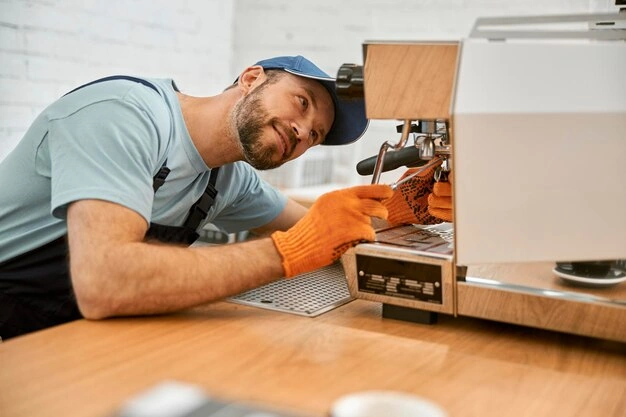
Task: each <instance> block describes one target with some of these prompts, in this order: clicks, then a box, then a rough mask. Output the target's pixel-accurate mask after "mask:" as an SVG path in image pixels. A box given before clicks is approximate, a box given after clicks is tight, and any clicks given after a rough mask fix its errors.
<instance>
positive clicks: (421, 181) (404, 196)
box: [384, 166, 441, 226]
mask: <svg viewBox="0 0 626 417" xmlns="http://www.w3.org/2000/svg"><path fill="white" fill-rule="evenodd" d="M436 168H437V166H433V167H431V168H429V169H427V170H425V171H424V172H422V173H421V174H419V175H416V176H414V177H413V178H411V179H410V180H408V181H407V182H405V183H402V184H400V185H399V186H398V188H396V190H395V191H394V193H393V196H392V197H391V198H390V199H389V200H387V201H385V202H384V204H385V207H387V210H388V211H389V217H388V218H387V221H388V222H389V223H390V224H391V225H392V226H396V225H399V224H411V223H417V224H436V223H441V220H439V219H438V218H436V217H434V215H433V213H431V212H430V211H429V209H428V196H429V195H430V194H431V193H432V192H433V184H435V178H434V176H435V169H436ZM420 169H421V168H419V167H418V168H410V169H408V170H407V171H406V172H405V173H404V174H403V175H402V177H400V180H402V179H404V178H405V177H407V176H409V175H411V174H412V173H414V172H415V171H418V170H420Z"/></svg>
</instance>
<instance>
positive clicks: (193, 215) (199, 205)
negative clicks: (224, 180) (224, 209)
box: [183, 167, 219, 230]
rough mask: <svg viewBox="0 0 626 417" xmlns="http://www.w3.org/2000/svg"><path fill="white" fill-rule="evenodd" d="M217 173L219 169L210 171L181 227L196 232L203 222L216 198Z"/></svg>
mask: <svg viewBox="0 0 626 417" xmlns="http://www.w3.org/2000/svg"><path fill="white" fill-rule="evenodd" d="M218 173H219V167H217V168H213V169H212V170H211V176H210V177H209V183H208V184H207V186H206V189H205V190H204V193H202V196H201V197H200V198H199V199H198V201H196V202H195V203H194V205H193V206H191V208H190V209H189V214H188V215H187V219H186V220H185V223H184V224H183V227H185V228H188V229H191V230H196V229H197V228H198V226H200V223H202V220H204V219H205V218H206V216H207V214H208V213H209V209H210V208H211V206H212V205H213V202H214V201H215V197H217V189H216V188H215V182H216V181H217V174H218Z"/></svg>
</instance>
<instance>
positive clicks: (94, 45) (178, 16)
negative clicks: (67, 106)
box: [0, 0, 234, 160]
mask: <svg viewBox="0 0 626 417" xmlns="http://www.w3.org/2000/svg"><path fill="white" fill-rule="evenodd" d="M233 9H234V2H233V1H224V0H186V1H170V0H83V1H81V0H47V1H43V0H42V1H35V0H33V1H26V0H0V160H1V159H2V158H4V156H6V154H8V152H9V151H10V150H11V149H13V147H14V146H15V144H16V143H17V141H18V140H19V139H20V138H21V136H22V134H23V133H24V131H25V130H26V128H27V127H28V125H29V124H30V122H31V121H32V120H33V119H34V118H35V117H36V116H37V114H38V113H39V112H40V111H41V110H42V109H43V108H44V107H45V106H46V105H48V104H49V103H51V102H52V101H54V100H55V99H56V98H58V97H59V96H61V95H63V94H64V93H65V92H67V91H69V90H71V89H72V88H73V87H75V86H78V85H80V84H82V83H84V82H87V81H91V80H93V79H96V78H99V77H102V76H107V75H113V74H131V75H133V74H134V75H143V76H154V77H171V78H173V79H174V80H176V83H177V85H178V87H179V88H180V89H181V90H184V91H185V92H188V93H190V94H197V95H202V94H214V93H215V92H217V91H219V90H221V89H223V88H224V87H225V86H226V85H228V84H229V83H231V82H232V74H230V73H229V71H230V64H231V62H232V52H233V45H232V27H233V24H232V19H233Z"/></svg>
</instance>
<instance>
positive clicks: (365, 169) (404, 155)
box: [356, 146, 428, 175]
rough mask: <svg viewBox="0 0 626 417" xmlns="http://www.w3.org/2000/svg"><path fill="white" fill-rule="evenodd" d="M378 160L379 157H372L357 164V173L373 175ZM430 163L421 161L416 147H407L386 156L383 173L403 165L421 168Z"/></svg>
mask: <svg viewBox="0 0 626 417" xmlns="http://www.w3.org/2000/svg"><path fill="white" fill-rule="evenodd" d="M376 158H378V156H371V157H369V158H367V159H364V160H362V161H361V162H359V163H358V164H356V171H357V172H358V173H359V174H360V175H371V174H373V173H374V168H375V167H376ZM427 162H428V161H424V160H421V159H420V155H419V149H417V148H416V147H415V146H407V147H405V148H402V149H400V150H399V151H390V152H387V153H386V154H385V161H384V163H383V168H382V171H383V172H386V171H391V170H393V169H396V168H400V167H401V166H403V165H406V166H407V167H419V166H422V165H424V164H426V163H427Z"/></svg>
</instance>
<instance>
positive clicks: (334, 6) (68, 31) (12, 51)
mask: <svg viewBox="0 0 626 417" xmlns="http://www.w3.org/2000/svg"><path fill="white" fill-rule="evenodd" d="M616 10H617V8H616V7H615V6H614V1H613V0H517V1H502V0H413V1H410V0H343V1H340V0H315V1H311V0H183V1H181V0H179V1H171V0H83V1H81V0H0V160H1V159H2V158H3V157H4V156H5V155H6V154H7V153H8V152H9V151H10V150H11V149H12V148H13V147H14V146H15V144H16V143H17V141H18V140H19V138H20V137H21V135H22V134H23V133H24V131H25V130H26V128H27V127H28V125H29V123H30V122H31V121H32V120H33V119H34V118H35V116H36V115H37V114H38V113H39V112H40V111H41V110H42V109H43V108H44V107H45V106H46V105H47V104H49V103H50V102H52V101H53V100H55V99H56V98H57V97H59V96H61V95H62V94H64V93H65V92H67V91H69V90H70V89H71V88H73V87H75V86H77V85H80V84H81V83H84V82H87V81H90V80H93V79H95V78H98V77H101V76H105V75H111V74H116V73H125V74H135V75H145V76H156V77H171V78H174V79H175V80H176V81H177V84H178V86H179V87H180V88H181V90H183V91H185V92H186V93H189V94H196V95H205V94H206V95H210V94H215V93H217V92H219V91H221V90H222V89H223V87H224V86H226V85H228V84H229V83H231V82H232V81H233V79H234V76H236V75H237V74H238V73H239V72H240V70H241V69H243V68H244V67H246V66H248V65H251V64H253V63H254V62H256V61H257V60H259V59H263V58H267V57H270V56H275V55H283V54H302V55H305V56H307V57H309V58H310V59H311V60H313V61H314V62H316V63H317V64H318V65H319V66H320V67H321V68H322V69H324V70H326V71H327V72H328V73H329V74H331V75H334V74H336V72H337V69H338V68H339V67H340V66H341V64H343V63H346V62H353V63H358V64H361V63H362V55H361V54H362V49H361V45H362V43H363V41H365V40H374V39H375V40H394V39H410V40H428V39H437V40H442V39H460V38H462V37H463V36H465V35H467V34H468V32H469V30H470V28H471V26H472V24H473V22H474V20H475V18H476V17H479V16H494V15H535V14H548V13H587V12H607V11H609V12H615V11H616ZM394 125H395V123H393V122H392V123H389V122H388V123H384V122H377V121H374V122H372V123H371V125H370V129H369V130H368V133H367V134H366V136H365V137H364V138H363V139H362V140H361V141H359V142H357V143H356V144H354V145H349V146H345V147H342V149H341V150H339V151H338V150H337V149H334V151H333V152H332V153H330V152H329V151H328V149H329V148H320V149H321V150H320V149H316V151H318V152H316V153H315V152H314V153H313V154H312V155H313V157H316V156H320V155H321V156H322V157H332V158H333V159H334V162H335V165H334V169H333V179H334V181H336V182H340V183H356V182H368V181H369V178H365V177H359V176H358V174H356V170H355V169H354V166H355V163H356V162H358V161H359V160H360V159H362V158H364V157H367V156H371V155H374V154H376V153H377V151H378V147H379V146H380V144H381V143H382V141H383V140H389V139H391V140H397V134H396V133H395V129H394V128H393V126H394ZM309 158H311V156H309ZM281 169H282V168H281ZM285 169H286V170H289V169H292V168H291V167H289V166H287V167H285ZM278 174H279V175H280V174H281V172H280V171H279V172H278Z"/></svg>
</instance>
